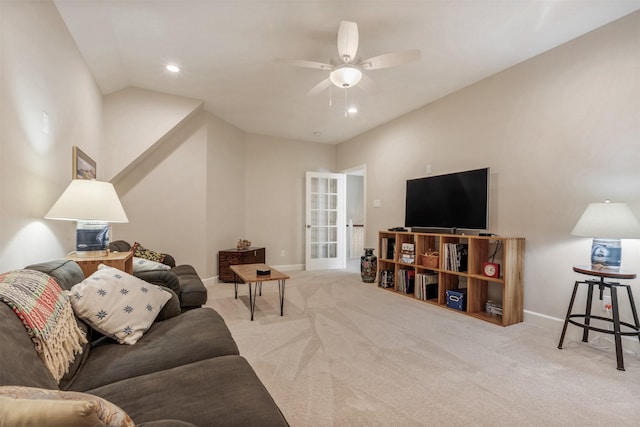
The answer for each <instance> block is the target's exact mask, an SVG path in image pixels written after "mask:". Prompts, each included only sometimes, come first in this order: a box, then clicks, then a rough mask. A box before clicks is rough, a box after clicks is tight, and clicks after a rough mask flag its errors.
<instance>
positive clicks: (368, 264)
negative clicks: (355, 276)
mask: <svg viewBox="0 0 640 427" xmlns="http://www.w3.org/2000/svg"><path fill="white" fill-rule="evenodd" d="M377 273H378V257H377V256H375V255H374V254H373V248H364V255H362V256H361V257H360V276H361V277H362V281H363V282H365V283H374V282H375V281H376V275H377Z"/></svg>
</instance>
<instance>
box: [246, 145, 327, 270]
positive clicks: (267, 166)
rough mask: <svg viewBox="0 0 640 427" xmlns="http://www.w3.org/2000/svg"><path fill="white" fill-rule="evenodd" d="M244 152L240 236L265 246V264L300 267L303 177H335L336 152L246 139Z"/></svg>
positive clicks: (303, 200) (314, 147) (302, 258)
mask: <svg viewBox="0 0 640 427" xmlns="http://www.w3.org/2000/svg"><path fill="white" fill-rule="evenodd" d="M246 150H247V152H246V161H245V165H246V166H245V167H246V172H245V173H246V193H245V202H246V212H245V223H246V235H245V236H238V237H244V238H246V239H248V240H251V242H252V243H253V244H254V245H256V246H264V247H266V258H267V263H270V264H273V265H278V266H282V265H284V266H301V265H303V264H304V238H305V228H304V225H305V224H304V209H305V199H304V197H305V172H306V171H313V172H334V171H335V170H336V157H335V154H336V147H335V146H333V145H326V144H316V143H310V142H302V141H293V140H283V139H278V138H270V137H266V136H261V135H254V134H249V135H247V148H246ZM236 240H237V239H236ZM234 243H235V242H234ZM282 250H284V256H281V251H282Z"/></svg>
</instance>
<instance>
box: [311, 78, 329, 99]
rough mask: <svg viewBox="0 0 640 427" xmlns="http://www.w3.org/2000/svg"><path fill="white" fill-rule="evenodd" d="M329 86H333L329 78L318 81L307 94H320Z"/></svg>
mask: <svg viewBox="0 0 640 427" xmlns="http://www.w3.org/2000/svg"><path fill="white" fill-rule="evenodd" d="M329 86H331V80H329V79H328V78H326V79H324V80H323V81H321V82H320V83H318V84H317V85H315V86H314V87H313V88H312V89H311V90H310V91H309V92H308V93H307V96H314V95H317V94H319V93H320V92H322V91H323V90H325V89H326V88H328V87H329Z"/></svg>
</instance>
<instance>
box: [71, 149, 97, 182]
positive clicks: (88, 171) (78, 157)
mask: <svg viewBox="0 0 640 427" xmlns="http://www.w3.org/2000/svg"><path fill="white" fill-rule="evenodd" d="M72 166H73V168H72V169H71V174H72V175H71V178H72V179H96V162H95V160H93V159H92V158H91V157H89V156H87V155H86V154H85V152H84V151H82V150H81V149H79V148H78V147H76V146H75V145H74V146H73V162H72Z"/></svg>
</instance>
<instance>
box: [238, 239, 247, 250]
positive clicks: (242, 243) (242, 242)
mask: <svg viewBox="0 0 640 427" xmlns="http://www.w3.org/2000/svg"><path fill="white" fill-rule="evenodd" d="M250 247H251V241H249V240H245V239H240V240H238V244H237V245H236V248H238V249H240V250H245V249H249V248H250Z"/></svg>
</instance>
